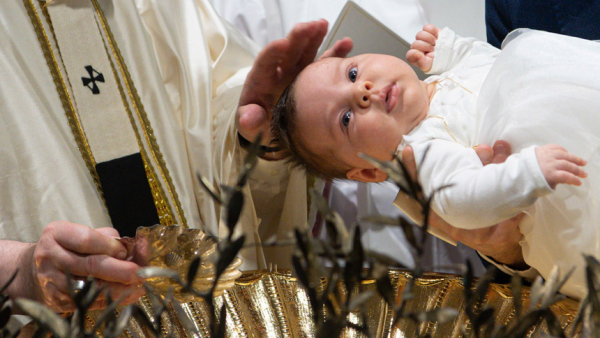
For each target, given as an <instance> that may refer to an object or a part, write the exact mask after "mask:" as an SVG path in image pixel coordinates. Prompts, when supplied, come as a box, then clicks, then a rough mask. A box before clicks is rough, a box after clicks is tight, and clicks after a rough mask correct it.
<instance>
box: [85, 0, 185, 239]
mask: <svg viewBox="0 0 600 338" xmlns="http://www.w3.org/2000/svg"><path fill="white" fill-rule="evenodd" d="M91 1H92V3H93V5H94V8H95V10H96V14H97V15H98V18H99V19H100V20H99V21H100V23H101V26H102V29H103V30H104V33H105V34H106V38H107V41H108V44H109V45H110V47H111V51H112V53H113V57H114V58H115V61H116V62H117V65H118V67H119V70H120V71H121V74H122V75H123V78H124V80H125V81H124V82H125V86H126V88H127V92H128V94H129V98H130V99H131V102H132V105H133V108H134V109H135V112H136V114H137V116H138V118H139V119H140V120H139V122H140V125H141V127H142V131H143V133H144V137H145V139H146V142H147V143H148V148H149V151H150V154H151V155H152V158H153V159H154V161H155V163H156V164H157V167H158V171H159V173H160V175H161V177H162V179H163V181H164V182H165V184H166V186H167V190H168V192H169V194H170V196H171V200H172V201H173V204H174V206H175V208H176V210H177V214H178V216H179V221H180V223H181V224H180V225H181V226H183V227H185V228H187V227H188V225H187V220H186V218H185V215H184V213H183V208H182V207H181V203H180V202H179V196H178V195H177V192H176V191H175V186H174V184H173V182H172V179H171V176H170V174H169V170H168V169H167V166H166V163H165V161H164V158H163V155H162V153H161V152H160V148H159V146H158V142H157V141H156V137H155V136H154V131H153V129H152V126H151V125H150V121H149V119H148V116H147V115H146V112H145V110H144V106H143V104H142V102H141V99H140V97H139V95H138V93H137V90H136V88H135V86H134V85H133V80H132V79H131V76H130V74H129V71H128V69H127V65H126V64H125V61H124V59H123V56H122V55H121V52H120V50H119V48H118V47H117V44H116V42H115V38H114V36H113V34H112V32H111V30H110V27H109V25H108V23H107V20H106V17H105V16H104V12H102V9H101V8H100V5H99V4H98V1H97V0H91ZM111 62H112V61H111ZM134 129H135V124H134ZM136 132H137V130H136ZM136 135H137V134H136ZM141 150H142V151H143V150H144V149H143V148H142V149H141ZM146 164H147V166H148V167H147V172H148V171H151V172H152V174H153V178H154V183H156V182H155V178H156V176H155V174H154V168H153V167H152V166H151V165H150V163H146ZM150 181H151V178H150V177H149V182H150ZM150 183H152V182H150ZM151 187H152V185H151ZM156 188H158V189H156ZM154 189H155V190H153V193H154V194H160V195H156V196H164V191H163V187H162V185H160V184H156V186H155V187H154ZM164 203H167V204H165V208H168V210H169V212H170V213H171V214H172V211H171V209H170V206H169V205H168V202H166V201H164ZM161 224H162V222H161Z"/></svg>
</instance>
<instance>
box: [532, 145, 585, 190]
mask: <svg viewBox="0 0 600 338" xmlns="http://www.w3.org/2000/svg"><path fill="white" fill-rule="evenodd" d="M535 155H536V157H537V160H538V164H539V165H540V169H541V170H542V174H543V175H544V178H546V181H547V182H548V185H549V186H550V188H552V189H554V188H555V187H556V185H557V184H560V183H564V184H571V185H577V186H579V185H581V180H580V179H579V178H585V177H587V173H586V172H585V171H584V170H583V169H581V168H580V167H581V166H584V165H585V164H586V161H585V160H584V159H582V158H580V157H577V156H575V155H573V154H571V153H569V152H568V151H567V150H566V149H565V148H563V147H561V146H559V145H556V144H548V145H545V146H541V147H537V148H536V149H535Z"/></svg>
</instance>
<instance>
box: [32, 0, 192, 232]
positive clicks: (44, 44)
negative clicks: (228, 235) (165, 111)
mask: <svg viewBox="0 0 600 338" xmlns="http://www.w3.org/2000/svg"><path fill="white" fill-rule="evenodd" d="M33 1H35V0H23V2H24V4H25V7H26V9H27V12H28V15H29V17H30V19H31V22H32V25H33V27H34V30H35V32H36V35H37V37H38V40H39V42H40V46H41V49H42V52H43V54H44V57H45V59H46V63H47V64H48V68H49V69H50V73H51V75H52V78H53V80H54V84H55V86H56V90H57V92H58V95H59V97H60V100H61V103H62V106H63V109H64V110H65V113H66V116H67V121H68V123H69V126H70V128H71V132H72V133H73V136H74V137H75V142H76V144H77V147H78V148H79V150H80V152H81V155H82V157H83V160H84V162H85V164H86V166H87V168H88V170H89V171H90V174H91V176H92V178H93V180H94V183H95V185H96V188H97V189H98V192H99V193H100V196H101V197H102V199H103V200H104V197H103V193H102V188H101V185H100V179H99V177H98V174H97V173H96V169H95V166H96V162H95V160H94V156H93V154H92V152H91V149H90V147H89V145H88V143H87V140H86V137H85V133H84V131H83V128H82V127H81V124H80V121H79V118H78V116H77V113H76V111H75V108H74V104H73V102H72V100H71V98H70V94H69V90H68V89H67V88H68V86H67V83H66V80H68V79H65V78H64V77H63V75H62V72H61V69H60V66H59V63H58V62H59V61H58V60H62V59H59V58H57V57H56V55H55V54H54V51H53V47H52V44H51V42H50V37H49V36H48V34H47V32H46V30H45V28H44V25H43V23H42V21H41V18H40V16H39V14H38V11H37V10H36V7H35V5H34V4H33ZM91 1H92V3H93V5H94V9H95V11H96V15H97V16H98V18H99V20H98V21H99V22H100V27H99V28H100V30H101V31H102V32H104V36H103V38H104V39H106V41H105V46H104V48H105V50H106V52H107V55H109V61H110V64H111V68H112V71H113V74H114V76H115V79H116V80H117V85H118V89H119V93H120V95H121V99H122V101H123V105H124V107H125V109H126V111H127V114H128V117H129V120H130V122H131V126H132V128H133V131H134V133H135V136H136V139H137V142H138V145H139V147H140V153H141V156H142V159H143V161H144V169H145V172H146V178H147V179H148V183H149V185H150V189H151V191H152V197H153V199H154V204H155V206H156V210H157V212H158V216H159V219H160V223H161V224H163V225H172V224H175V223H176V219H175V217H174V215H173V211H172V210H171V206H170V205H169V202H168V199H166V198H165V192H164V190H163V187H162V185H161V183H160V182H159V180H158V179H157V176H156V174H155V170H154V168H153V166H152V163H151V160H150V158H149V157H148V155H147V154H146V148H145V147H144V142H143V140H142V138H141V136H140V133H139V131H138V128H137V125H136V120H135V117H134V115H133V114H132V112H131V109H130V106H129V103H128V102H127V97H129V98H130V99H131V105H132V106H133V109H134V110H135V112H136V115H137V117H138V118H139V123H140V125H141V127H142V128H141V129H142V132H143V133H144V140H145V141H146V142H147V144H148V151H149V152H150V154H151V156H152V159H153V160H154V162H155V163H156V166H157V167H158V172H159V173H160V177H161V178H162V180H163V181H164V182H165V186H166V187H167V190H168V192H169V195H170V198H171V201H172V202H173V205H174V206H175V208H176V210H177V216H178V218H179V224H180V225H182V226H184V227H186V228H187V220H186V218H185V215H184V213H183V208H182V207H181V203H180V202H179V197H178V195H177V192H176V191H175V186H174V184H173V181H172V179H171V177H170V174H169V171H168V169H167V167H166V163H165V161H164V158H163V155H162V153H161V152H160V148H159V146H158V142H157V141H156V137H155V136H154V131H153V130H152V127H151V125H150V121H149V119H148V117H147V114H146V112H145V110H144V107H143V105H142V102H141V100H140V98H139V95H138V93H137V90H136V89H135V86H134V84H133V80H132V79H131V76H130V74H129V72H128V70H127V66H126V65H125V62H124V59H123V57H122V55H121V53H120V51H119V49H118V47H117V44H116V42H115V39H114V36H113V35H112V32H111V31H110V28H109V26H108V24H107V20H106V18H105V17H104V13H103V12H102V9H101V8H100V6H99V4H98V2H97V1H96V0H91ZM42 12H43V13H44V16H45V17H46V20H47V22H48V25H49V27H50V30H51V32H52V23H51V20H50V16H49V14H48V12H47V10H46V9H45V8H42ZM52 34H54V33H53V32H52ZM107 42H108V45H109V46H110V51H111V52H112V53H109V51H108V47H107V46H106V43H107ZM58 53H59V55H60V51H59V52H58ZM111 54H112V58H111V57H110V55H111ZM113 58H114V60H113ZM114 62H116V63H117V65H118V68H119V71H120V74H121V75H122V77H119V76H118V75H119V72H118V71H117V69H116V67H115V65H114ZM121 81H123V82H124V83H125V87H126V88H127V94H128V95H127V94H126V93H125V91H124V90H123V85H122V84H121Z"/></svg>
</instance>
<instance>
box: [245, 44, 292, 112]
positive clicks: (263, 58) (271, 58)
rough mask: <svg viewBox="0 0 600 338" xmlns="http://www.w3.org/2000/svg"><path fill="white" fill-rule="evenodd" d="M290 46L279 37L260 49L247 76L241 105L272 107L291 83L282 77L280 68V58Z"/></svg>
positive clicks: (266, 108) (267, 108)
mask: <svg viewBox="0 0 600 338" xmlns="http://www.w3.org/2000/svg"><path fill="white" fill-rule="evenodd" d="M289 48H290V43H289V41H288V40H286V39H279V40H275V41H272V42H270V43H269V44H268V45H267V46H265V47H264V48H263V49H262V50H261V51H260V53H259V54H258V56H257V57H256V60H254V64H253V65H252V69H250V72H249V73H248V76H247V77H246V82H245V83H244V88H243V89H242V94H241V96H240V102H239V107H243V106H245V105H248V104H257V105H259V106H261V107H263V108H264V109H265V110H267V111H268V110H269V109H270V108H271V107H272V105H273V104H274V103H275V101H276V100H277V98H278V97H279V95H281V92H283V90H284V89H285V87H286V86H287V85H288V84H289V83H287V82H286V81H283V79H281V78H280V72H279V70H278V69H279V63H280V60H281V59H282V58H284V57H285V55H286V51H287V50H288V49H289Z"/></svg>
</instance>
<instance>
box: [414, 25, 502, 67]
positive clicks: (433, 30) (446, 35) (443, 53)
mask: <svg viewBox="0 0 600 338" xmlns="http://www.w3.org/2000/svg"><path fill="white" fill-rule="evenodd" d="M499 52H500V50H499V49H497V48H496V47H494V46H492V45H490V44H488V43H487V42H484V41H480V40H477V39H476V38H463V37H461V36H458V35H456V34H455V33H454V32H453V31H452V30H450V29H449V28H444V29H439V28H437V27H435V26H434V25H431V24H429V25H425V26H424V27H423V30H422V31H420V32H419V33H417V36H416V40H415V42H413V44H412V46H411V49H410V50H409V51H408V52H407V53H406V60H407V61H408V62H409V63H410V64H412V65H414V66H416V67H418V68H419V69H421V70H422V71H424V72H426V73H428V74H441V73H443V72H446V71H448V70H450V69H452V68H454V67H456V66H458V65H459V64H460V63H462V62H466V64H467V65H468V66H470V67H478V66H482V65H485V64H490V63H492V62H493V61H494V60H495V58H496V56H497V55H498V53H499Z"/></svg>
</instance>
